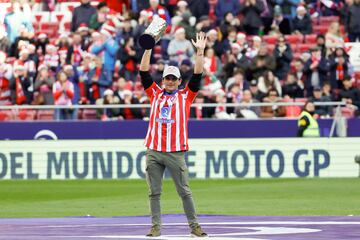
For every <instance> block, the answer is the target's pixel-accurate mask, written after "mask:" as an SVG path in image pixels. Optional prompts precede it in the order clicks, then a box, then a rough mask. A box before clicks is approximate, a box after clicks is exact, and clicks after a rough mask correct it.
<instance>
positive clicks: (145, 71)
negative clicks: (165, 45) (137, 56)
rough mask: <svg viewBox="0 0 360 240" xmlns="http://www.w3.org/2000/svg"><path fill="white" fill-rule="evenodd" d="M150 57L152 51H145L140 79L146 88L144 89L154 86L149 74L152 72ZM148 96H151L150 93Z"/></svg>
mask: <svg viewBox="0 0 360 240" xmlns="http://www.w3.org/2000/svg"><path fill="white" fill-rule="evenodd" d="M150 57H151V49H149V50H145V51H144V54H143V56H142V58H141V62H140V77H141V83H142V85H143V86H144V89H145V90H146V89H148V88H149V87H151V85H152V84H153V82H154V81H153V79H152V77H151V75H150V73H149V70H150ZM147 94H150V92H149V93H148V92H147Z"/></svg>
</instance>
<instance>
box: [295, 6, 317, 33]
mask: <svg viewBox="0 0 360 240" xmlns="http://www.w3.org/2000/svg"><path fill="white" fill-rule="evenodd" d="M293 32H294V33H295V34H301V35H304V34H310V33H312V22H311V19H310V16H309V15H308V14H307V12H306V8H305V7H304V6H299V7H297V9H296V17H295V18H294V20H293Z"/></svg>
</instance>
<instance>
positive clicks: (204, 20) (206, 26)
mask: <svg viewBox="0 0 360 240" xmlns="http://www.w3.org/2000/svg"><path fill="white" fill-rule="evenodd" d="M214 27H215V26H214V25H213V24H212V22H211V19H210V18H209V16H201V17H200V18H199V20H198V22H197V24H196V26H195V28H196V30H197V31H203V32H208V31H210V30H211V29H213V28H214Z"/></svg>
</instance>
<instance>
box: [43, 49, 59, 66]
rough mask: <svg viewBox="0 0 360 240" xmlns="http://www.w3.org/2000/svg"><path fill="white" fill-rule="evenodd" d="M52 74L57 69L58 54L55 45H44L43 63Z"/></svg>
mask: <svg viewBox="0 0 360 240" xmlns="http://www.w3.org/2000/svg"><path fill="white" fill-rule="evenodd" d="M43 63H44V64H45V65H46V66H47V67H48V68H49V69H50V70H51V71H52V72H53V73H55V72H56V71H57V69H58V67H59V54H58V52H57V49H56V47H55V45H53V44H48V45H46V54H45V56H44V62H43Z"/></svg>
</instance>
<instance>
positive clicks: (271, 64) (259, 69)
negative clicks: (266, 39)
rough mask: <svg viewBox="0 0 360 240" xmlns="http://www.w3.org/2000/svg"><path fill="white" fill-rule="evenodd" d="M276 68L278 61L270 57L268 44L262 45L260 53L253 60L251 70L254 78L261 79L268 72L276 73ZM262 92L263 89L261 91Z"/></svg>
mask: <svg viewBox="0 0 360 240" xmlns="http://www.w3.org/2000/svg"><path fill="white" fill-rule="evenodd" d="M275 68H276V61H275V58H274V56H272V55H270V54H269V53H268V50H267V46H266V44H262V45H261V47H260V50H259V53H258V55H257V56H256V57H254V58H253V60H252V64H251V65H250V70H251V71H252V78H256V79H257V78H259V77H260V76H262V75H263V74H264V72H265V71H266V70H270V71H274V70H275ZM260 90H261V89H260Z"/></svg>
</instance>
